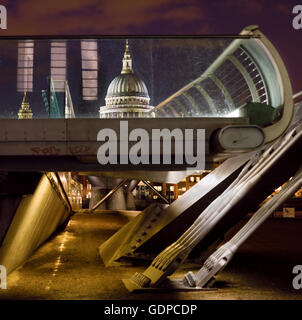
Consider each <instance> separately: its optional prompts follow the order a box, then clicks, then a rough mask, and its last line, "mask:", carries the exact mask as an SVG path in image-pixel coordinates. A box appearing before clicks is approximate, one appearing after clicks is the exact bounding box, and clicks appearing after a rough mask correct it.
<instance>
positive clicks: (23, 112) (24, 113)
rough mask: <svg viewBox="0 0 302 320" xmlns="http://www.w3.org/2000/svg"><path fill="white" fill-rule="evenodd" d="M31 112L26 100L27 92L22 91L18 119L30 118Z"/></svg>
mask: <svg viewBox="0 0 302 320" xmlns="http://www.w3.org/2000/svg"><path fill="white" fill-rule="evenodd" d="M32 117H33V113H32V111H31V109H30V105H29V102H28V101H27V92H24V97H23V101H22V104H21V107H20V109H19V112H18V119H32Z"/></svg>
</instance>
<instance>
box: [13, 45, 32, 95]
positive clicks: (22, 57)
mask: <svg viewBox="0 0 302 320" xmlns="http://www.w3.org/2000/svg"><path fill="white" fill-rule="evenodd" d="M33 65H34V41H33V40H22V41H19V42H18V71H17V92H32V91H33Z"/></svg>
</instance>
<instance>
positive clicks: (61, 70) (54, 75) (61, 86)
mask: <svg viewBox="0 0 302 320" xmlns="http://www.w3.org/2000/svg"><path fill="white" fill-rule="evenodd" d="M50 57H51V58H50V59H51V61H50V76H51V79H52V81H53V85H54V90H55V91H56V92H65V82H66V41H58V40H56V41H52V42H51V47H50Z"/></svg>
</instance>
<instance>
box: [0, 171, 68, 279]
mask: <svg viewBox="0 0 302 320" xmlns="http://www.w3.org/2000/svg"><path fill="white" fill-rule="evenodd" d="M69 214H70V212H69V210H68V208H67V207H65V205H64V203H63V201H62V200H61V199H60V198H59V196H58V194H57V193H56V191H55V190H54V189H53V187H52V185H51V183H50V181H49V180H48V178H47V177H46V175H43V176H42V178H41V180H40V182H39V184H38V185H37V188H36V190H35V192H34V194H33V195H29V196H24V197H23V198H22V200H21V202H20V205H19V207H18V209H17V211H16V214H15V216H14V218H13V220H12V222H11V224H10V227H9V229H8V231H7V233H6V236H5V238H4V240H3V242H2V245H1V248H0V265H4V266H5V267H6V269H7V272H8V273H9V272H11V271H13V270H14V269H15V268H17V267H18V266H20V265H21V264H22V263H23V262H24V261H25V260H26V259H27V258H28V257H29V256H30V255H31V254H32V253H33V251H34V250H35V249H37V248H38V247H39V246H40V245H41V244H42V243H43V242H44V241H45V240H46V239H47V238H48V237H49V236H50V235H51V234H52V233H53V232H54V231H55V230H56V229H57V228H58V227H59V226H60V225H62V224H63V223H64V222H65V221H66V219H67V218H68V216H69Z"/></svg>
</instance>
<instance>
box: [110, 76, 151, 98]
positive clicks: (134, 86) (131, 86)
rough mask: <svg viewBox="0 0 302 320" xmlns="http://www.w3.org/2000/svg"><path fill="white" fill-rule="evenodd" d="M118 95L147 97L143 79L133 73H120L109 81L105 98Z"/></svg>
mask: <svg viewBox="0 0 302 320" xmlns="http://www.w3.org/2000/svg"><path fill="white" fill-rule="evenodd" d="M120 96H136V97H145V98H149V95H148V90H147V87H146V85H145V83H144V81H143V80H141V79H140V78H139V77H138V76H137V75H135V74H134V73H121V74H120V75H118V76H117V77H115V78H114V79H113V80H112V81H111V83H110V85H109V87H108V90H107V95H106V98H111V97H120Z"/></svg>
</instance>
